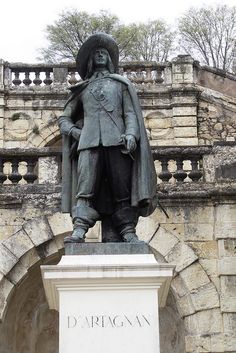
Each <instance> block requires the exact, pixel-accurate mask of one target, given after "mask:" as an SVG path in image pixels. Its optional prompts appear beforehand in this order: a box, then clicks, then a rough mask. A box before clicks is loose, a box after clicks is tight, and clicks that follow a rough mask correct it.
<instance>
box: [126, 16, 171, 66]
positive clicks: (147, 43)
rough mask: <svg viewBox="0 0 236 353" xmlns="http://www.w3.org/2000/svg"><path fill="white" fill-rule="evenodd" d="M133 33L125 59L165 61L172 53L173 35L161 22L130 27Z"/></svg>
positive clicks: (149, 22) (155, 21)
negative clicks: (132, 39)
mask: <svg viewBox="0 0 236 353" xmlns="http://www.w3.org/2000/svg"><path fill="white" fill-rule="evenodd" d="M131 27H132V28H133V31H134V33H135V36H134V41H133V43H132V46H131V47H129V52H128V53H127V55H126V56H127V57H128V58H129V59H131V60H147V61H152V60H155V61H159V62H161V61H166V60H167V59H168V57H169V55H170V54H171V53H172V52H173V44H174V33H173V32H172V31H171V29H170V27H169V26H168V25H167V24H166V23H165V22H164V21H162V20H154V21H148V22H147V23H140V24H137V25H136V24H133V25H131Z"/></svg>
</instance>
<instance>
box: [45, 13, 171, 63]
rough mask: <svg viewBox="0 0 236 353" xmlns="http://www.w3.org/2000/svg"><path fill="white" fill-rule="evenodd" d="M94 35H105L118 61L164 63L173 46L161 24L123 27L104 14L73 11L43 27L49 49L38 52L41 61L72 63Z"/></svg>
mask: <svg viewBox="0 0 236 353" xmlns="http://www.w3.org/2000/svg"><path fill="white" fill-rule="evenodd" d="M96 32H106V33H108V34H111V35H112V36H113V37H114V38H115V39H116V41H117V43H118V46H119V50H120V59H121V60H124V59H125V60H149V61H151V60H157V61H164V60H166V59H167V58H168V55H169V53H170V52H171V50H172V46H173V33H172V32H171V30H170V29H169V28H168V26H167V25H166V24H165V22H164V21H160V20H156V21H149V22H148V23H146V24H144V23H143V24H142V23H140V24H138V25H136V24H130V25H124V24H121V23H120V20H119V18H118V17H117V16H115V15H112V14H110V13H109V12H107V11H100V13H99V14H98V15H95V14H92V15H90V14H88V13H87V12H80V11H78V10H76V9H73V10H70V11H66V12H63V13H61V15H60V16H59V19H58V20H57V21H56V22H55V23H54V24H51V25H48V26H47V27H46V35H47V40H48V43H49V45H48V47H47V48H42V49H40V53H41V59H43V60H45V61H48V62H60V61H65V60H73V61H74V60H75V58H76V55H77V52H78V49H79V48H80V46H81V45H82V44H83V42H84V41H85V40H86V39H87V38H88V36H89V35H91V34H93V33H96Z"/></svg>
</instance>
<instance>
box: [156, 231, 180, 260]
mask: <svg viewBox="0 0 236 353" xmlns="http://www.w3.org/2000/svg"><path fill="white" fill-rule="evenodd" d="M178 242H179V239H178V238H177V237H176V236H174V235H173V234H171V233H170V232H168V231H167V230H165V229H164V228H162V227H159V228H158V231H157V232H156V234H155V235H154V237H153V238H152V240H151V241H150V243H149V245H150V246H151V247H153V248H154V249H155V250H157V251H158V252H159V253H160V254H161V255H162V256H164V257H165V256H167V254H168V253H169V252H170V251H171V250H172V249H173V248H174V246H175V245H176V244H177V243H178Z"/></svg>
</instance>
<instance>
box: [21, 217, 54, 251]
mask: <svg viewBox="0 0 236 353" xmlns="http://www.w3.org/2000/svg"><path fill="white" fill-rule="evenodd" d="M23 229H24V230H25V232H26V233H27V234H28V236H29V237H30V239H31V241H32V242H33V243H34V245H36V246H38V245H40V244H42V243H44V242H45V241H48V240H50V239H52V237H53V234H52V231H51V228H50V226H49V224H48V221H47V218H46V217H39V218H36V219H32V220H30V221H28V222H26V223H24V224H23Z"/></svg>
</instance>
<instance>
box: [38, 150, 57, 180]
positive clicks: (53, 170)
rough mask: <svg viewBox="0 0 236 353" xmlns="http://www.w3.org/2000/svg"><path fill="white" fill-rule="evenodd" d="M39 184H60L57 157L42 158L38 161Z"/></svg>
mask: <svg viewBox="0 0 236 353" xmlns="http://www.w3.org/2000/svg"><path fill="white" fill-rule="evenodd" d="M38 182H39V184H48V183H49V184H58V183H59V164H58V159H57V157H40V158H39V161H38Z"/></svg>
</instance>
